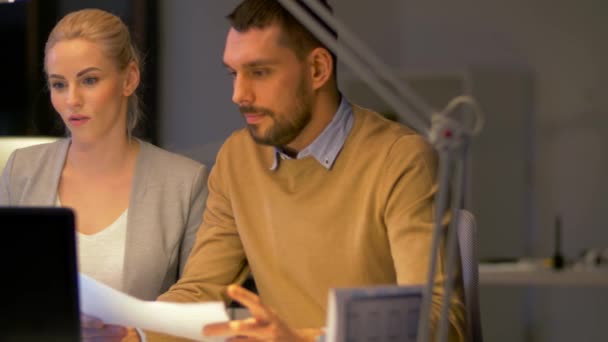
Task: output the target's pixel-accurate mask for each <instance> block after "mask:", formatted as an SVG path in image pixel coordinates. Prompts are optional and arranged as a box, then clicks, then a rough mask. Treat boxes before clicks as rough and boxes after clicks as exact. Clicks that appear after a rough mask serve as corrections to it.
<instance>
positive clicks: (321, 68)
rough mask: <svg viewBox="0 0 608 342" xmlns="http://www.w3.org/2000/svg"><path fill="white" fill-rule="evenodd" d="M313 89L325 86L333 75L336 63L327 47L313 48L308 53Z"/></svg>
mask: <svg viewBox="0 0 608 342" xmlns="http://www.w3.org/2000/svg"><path fill="white" fill-rule="evenodd" d="M308 59H309V63H310V64H309V65H310V75H311V80H312V88H313V90H317V89H319V88H321V87H323V86H324V85H325V84H326V83H327V82H328V81H329V80H330V79H331V77H332V75H333V71H334V63H333V59H332V58H331V54H330V53H329V51H328V50H327V49H325V48H322V47H318V48H315V49H313V50H312V51H311V52H310V54H309V55H308Z"/></svg>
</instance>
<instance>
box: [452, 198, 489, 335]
mask: <svg viewBox="0 0 608 342" xmlns="http://www.w3.org/2000/svg"><path fill="white" fill-rule="evenodd" d="M457 227H458V228H457V229H458V245H459V249H460V258H461V260H460V261H461V263H462V280H463V284H464V299H465V305H466V309H467V322H468V334H469V339H468V340H469V341H472V342H482V341H483V338H482V334H481V317H480V314H479V272H478V262H477V236H476V235H477V232H476V230H477V227H476V223H475V216H473V214H471V213H470V212H469V211H467V210H464V209H461V210H459V211H458V221H457Z"/></svg>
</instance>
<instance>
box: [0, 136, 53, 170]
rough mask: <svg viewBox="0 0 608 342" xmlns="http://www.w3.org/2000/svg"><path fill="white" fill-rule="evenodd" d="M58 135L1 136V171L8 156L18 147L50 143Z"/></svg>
mask: <svg viewBox="0 0 608 342" xmlns="http://www.w3.org/2000/svg"><path fill="white" fill-rule="evenodd" d="M57 139H58V138H57V137H42V136H39V137H31V136H22V137H19V136H0V173H2V170H4V165H5V164H6V162H7V161H8V157H9V156H10V155H11V153H13V151H14V150H16V149H18V148H23V147H27V146H31V145H38V144H44V143H49V142H53V141H55V140H57Z"/></svg>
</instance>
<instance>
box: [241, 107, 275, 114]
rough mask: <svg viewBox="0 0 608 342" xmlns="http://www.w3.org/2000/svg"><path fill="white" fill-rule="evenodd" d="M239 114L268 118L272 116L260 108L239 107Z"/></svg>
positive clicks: (266, 110) (269, 111) (270, 112)
mask: <svg viewBox="0 0 608 342" xmlns="http://www.w3.org/2000/svg"><path fill="white" fill-rule="evenodd" d="M239 112H241V114H246V113H249V114H264V115H269V116H274V113H273V112H272V111H271V110H269V109H266V108H260V107H254V106H240V107H239Z"/></svg>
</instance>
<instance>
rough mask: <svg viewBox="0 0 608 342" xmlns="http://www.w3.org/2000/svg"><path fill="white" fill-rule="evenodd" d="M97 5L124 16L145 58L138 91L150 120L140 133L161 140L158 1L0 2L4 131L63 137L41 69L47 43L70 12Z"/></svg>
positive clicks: (0, 116)
mask: <svg viewBox="0 0 608 342" xmlns="http://www.w3.org/2000/svg"><path fill="white" fill-rule="evenodd" d="M87 7H96V8H101V9H104V10H107V11H109V12H111V13H114V14H116V15H118V16H120V17H121V18H122V19H123V21H125V23H126V24H127V25H128V26H129V28H130V29H131V34H132V36H133V39H134V40H135V43H136V44H137V46H138V47H139V49H140V50H141V52H142V54H143V56H144V63H145V64H144V70H143V73H142V84H141V88H140V92H141V94H142V103H143V104H144V112H145V114H146V115H145V116H146V119H145V121H144V122H143V123H142V125H141V129H140V131H139V132H138V135H139V136H141V137H143V138H145V139H146V140H150V141H152V142H156V141H157V139H158V138H157V137H158V133H157V131H158V127H157V122H158V119H157V117H158V113H157V107H158V104H157V98H158V96H157V87H156V83H157V82H156V80H157V75H158V72H157V65H158V2H157V1H146V0H129V1H124V0H105V1H101V0H98V1H93V0H87V1H76V0H29V1H21V2H16V3H12V4H0V46H1V47H2V48H1V49H2V52H1V53H0V75H2V76H1V80H2V82H0V135H54V136H59V135H63V134H64V132H63V125H62V124H61V122H60V121H59V118H58V117H57V114H56V113H55V111H54V110H53V108H52V106H51V102H50V98H49V93H48V91H47V87H46V81H45V76H44V72H43V58H44V44H45V42H46V39H47V37H48V34H49V32H50V31H51V29H52V28H53V26H54V25H55V23H56V22H57V21H58V20H59V19H60V18H61V17H62V16H63V15H65V14H66V13H68V12H71V11H74V10H78V9H81V8H87Z"/></svg>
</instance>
